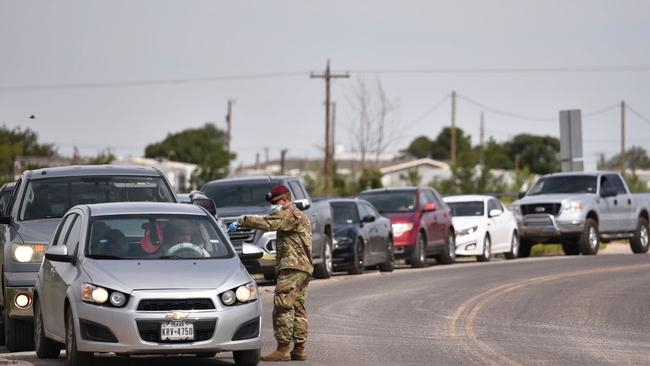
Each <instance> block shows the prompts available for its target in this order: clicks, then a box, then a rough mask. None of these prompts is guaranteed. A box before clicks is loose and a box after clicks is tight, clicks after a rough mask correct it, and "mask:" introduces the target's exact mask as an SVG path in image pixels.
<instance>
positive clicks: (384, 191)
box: [359, 187, 422, 194]
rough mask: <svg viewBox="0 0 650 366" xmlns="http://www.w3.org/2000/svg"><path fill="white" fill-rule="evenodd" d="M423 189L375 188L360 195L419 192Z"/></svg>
mask: <svg viewBox="0 0 650 366" xmlns="http://www.w3.org/2000/svg"><path fill="white" fill-rule="evenodd" d="M419 189H422V188H421V187H401V188H375V189H368V190H366V191H363V192H361V193H359V194H371V193H373V194H374V193H389V192H416V191H417V190H419Z"/></svg>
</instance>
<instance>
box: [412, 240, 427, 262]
mask: <svg viewBox="0 0 650 366" xmlns="http://www.w3.org/2000/svg"><path fill="white" fill-rule="evenodd" d="M410 262H411V267H412V268H422V267H426V265H427V237H426V236H425V235H424V233H420V234H419V235H418V241H417V242H416V243H415V248H413V253H412V254H411V260H410Z"/></svg>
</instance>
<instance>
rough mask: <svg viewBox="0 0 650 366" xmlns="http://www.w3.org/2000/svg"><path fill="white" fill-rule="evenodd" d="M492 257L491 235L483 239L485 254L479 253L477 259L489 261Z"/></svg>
mask: <svg viewBox="0 0 650 366" xmlns="http://www.w3.org/2000/svg"><path fill="white" fill-rule="evenodd" d="M490 259H492V241H491V240H490V236H489V235H487V234H486V235H485V238H484V239H483V254H481V255H477V256H476V260H477V261H479V262H489V261H490Z"/></svg>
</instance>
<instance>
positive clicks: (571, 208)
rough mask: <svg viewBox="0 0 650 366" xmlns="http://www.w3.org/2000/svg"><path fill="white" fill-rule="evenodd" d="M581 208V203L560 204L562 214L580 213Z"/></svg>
mask: <svg viewBox="0 0 650 366" xmlns="http://www.w3.org/2000/svg"><path fill="white" fill-rule="evenodd" d="M582 207H583V206H582V202H575V201H569V202H564V203H563V204H562V212H580V211H582Z"/></svg>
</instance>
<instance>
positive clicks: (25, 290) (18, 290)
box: [5, 272, 38, 320]
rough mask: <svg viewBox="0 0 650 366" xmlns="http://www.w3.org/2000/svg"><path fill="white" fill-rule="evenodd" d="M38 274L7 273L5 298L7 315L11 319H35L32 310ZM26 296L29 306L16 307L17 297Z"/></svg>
mask: <svg viewBox="0 0 650 366" xmlns="http://www.w3.org/2000/svg"><path fill="white" fill-rule="evenodd" d="M37 275H38V274H37V273H36V272H7V273H5V284H6V286H7V287H6V288H5V296H6V303H7V309H6V310H7V315H8V316H9V317H10V318H11V319H24V320H30V319H32V318H34V309H33V308H32V298H33V297H32V295H33V292H34V285H35V284H36V276H37ZM19 295H24V296H27V297H28V298H29V303H28V305H27V306H24V307H19V306H18V305H16V297H17V296H19Z"/></svg>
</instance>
